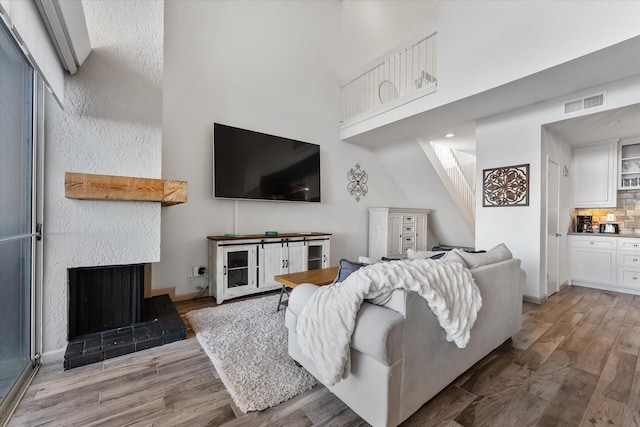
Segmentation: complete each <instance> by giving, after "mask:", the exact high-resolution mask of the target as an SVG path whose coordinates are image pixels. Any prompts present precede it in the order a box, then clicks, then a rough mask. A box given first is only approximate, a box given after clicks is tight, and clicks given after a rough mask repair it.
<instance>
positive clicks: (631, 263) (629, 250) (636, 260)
mask: <svg viewBox="0 0 640 427" xmlns="http://www.w3.org/2000/svg"><path fill="white" fill-rule="evenodd" d="M617 273H618V278H617V279H618V280H617V282H618V286H621V287H623V288H630V289H636V290H639V291H640V239H634V238H629V239H627V238H621V239H618V271H617Z"/></svg>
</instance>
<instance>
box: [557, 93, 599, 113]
mask: <svg viewBox="0 0 640 427" xmlns="http://www.w3.org/2000/svg"><path fill="white" fill-rule="evenodd" d="M602 105H604V93H599V94H597V95H592V96H588V97H586V98H581V99H576V100H575V101H569V102H565V104H564V113H565V114H571V113H575V112H576V111H582V110H588V109H589V108H596V107H600V106H602Z"/></svg>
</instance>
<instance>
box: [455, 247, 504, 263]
mask: <svg viewBox="0 0 640 427" xmlns="http://www.w3.org/2000/svg"><path fill="white" fill-rule="evenodd" d="M452 252H454V251H452ZM455 252H457V253H458V255H459V256H460V257H461V258H462V259H463V260H464V261H465V263H466V264H467V267H469V268H476V267H480V266H483V265H487V264H493V263H496V262H499V261H504V260H507V259H511V258H513V255H512V254H511V251H510V250H509V248H507V246H506V245H505V244H504V243H500V244H499V245H496V246H494V247H493V248H491V249H489V250H488V251H487V252H484V253H470V252H464V251H457V250H456V251H455Z"/></svg>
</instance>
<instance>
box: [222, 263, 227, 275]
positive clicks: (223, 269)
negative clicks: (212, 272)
mask: <svg viewBox="0 0 640 427" xmlns="http://www.w3.org/2000/svg"><path fill="white" fill-rule="evenodd" d="M222 275H223V276H226V275H227V266H226V265H225V266H223V267H222Z"/></svg>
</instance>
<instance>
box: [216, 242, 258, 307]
mask: <svg viewBox="0 0 640 427" xmlns="http://www.w3.org/2000/svg"><path fill="white" fill-rule="evenodd" d="M257 250H258V248H257V246H256V245H246V246H230V247H224V248H222V269H221V271H219V272H218V274H220V277H218V281H219V282H220V283H221V284H222V293H223V294H224V295H225V296H229V297H233V296H238V295H245V294H248V293H253V290H255V289H256V287H257V278H258V274H257V273H258V271H257V270H258V263H257Z"/></svg>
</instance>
